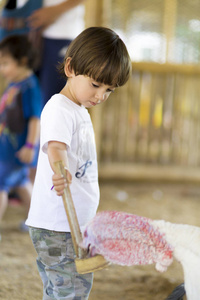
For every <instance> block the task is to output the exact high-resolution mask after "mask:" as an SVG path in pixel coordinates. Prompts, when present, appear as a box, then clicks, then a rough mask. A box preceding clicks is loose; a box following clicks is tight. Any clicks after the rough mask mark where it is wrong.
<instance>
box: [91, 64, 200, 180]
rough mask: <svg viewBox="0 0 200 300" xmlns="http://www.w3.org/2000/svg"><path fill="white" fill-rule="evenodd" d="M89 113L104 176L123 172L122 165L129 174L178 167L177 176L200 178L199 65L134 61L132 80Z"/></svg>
mask: <svg viewBox="0 0 200 300" xmlns="http://www.w3.org/2000/svg"><path fill="white" fill-rule="evenodd" d="M91 115H92V119H93V123H94V128H95V132H96V142H97V150H98V157H99V165H100V174H101V175H102V176H103V174H104V173H106V174H104V175H105V176H106V175H107V176H108V174H109V169H110V170H111V169H112V170H115V171H112V172H114V173H115V174H116V173H119V172H120V170H122V166H124V167H125V169H126V167H128V169H129V173H130V174H131V171H130V170H131V169H134V170H135V168H138V167H141V170H147V168H154V170H155V168H157V169H158V170H159V172H161V173H162V170H163V167H165V170H166V168H167V170H170V171H169V172H168V171H166V174H167V173H169V174H171V172H172V171H173V170H175V169H176V170H179V171H178V172H177V178H181V174H182V175H183V172H187V170H195V178H196V177H197V178H198V176H197V173H196V172H198V169H200V67H199V66H193V65H191V66H190V65H170V64H163V65H162V64H156V63H133V72H132V76H131V78H130V80H129V82H128V83H127V84H126V85H125V86H124V87H122V88H120V89H118V90H116V92H115V93H114V94H113V95H112V96H110V98H109V100H108V101H107V102H106V103H104V104H103V105H101V106H98V107H97V108H93V109H91ZM104 170H105V172H104ZM160 170H161V171H160ZM185 170H186V171H185ZM112 172H111V173H112ZM159 172H158V174H159ZM133 173H134V172H132V174H133ZM136 173H137V172H136ZM136 173H134V174H135V175H134V176H135V178H136V177H137V176H136ZM144 173H145V171H144ZM189 173H190V176H192V175H191V172H188V174H189ZM144 175H145V174H144ZM159 176H160V175H158V177H159ZM170 176H172V175H169V176H168V177H170ZM188 176H189V175H188ZM172 177H173V176H172ZM186 177H187V176H186ZM199 179H200V174H199Z"/></svg>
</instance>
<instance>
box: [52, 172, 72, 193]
mask: <svg viewBox="0 0 200 300" xmlns="http://www.w3.org/2000/svg"><path fill="white" fill-rule="evenodd" d="M65 171H66V178H64V177H62V176H61V175H57V174H54V175H53V176H52V181H53V185H54V190H55V191H56V194H57V195H58V196H62V195H63V193H64V189H65V187H66V186H67V184H70V183H71V182H72V175H71V173H70V172H69V171H68V170H66V169H65Z"/></svg>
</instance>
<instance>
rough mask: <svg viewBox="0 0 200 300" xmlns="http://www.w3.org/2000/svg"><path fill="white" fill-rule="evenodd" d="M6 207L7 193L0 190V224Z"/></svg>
mask: <svg viewBox="0 0 200 300" xmlns="http://www.w3.org/2000/svg"><path fill="white" fill-rule="evenodd" d="M7 207H8V193H7V192H6V191H0V224H1V220H2V219H3V216H4V214H5V211H6V209H7Z"/></svg>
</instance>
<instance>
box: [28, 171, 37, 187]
mask: <svg viewBox="0 0 200 300" xmlns="http://www.w3.org/2000/svg"><path fill="white" fill-rule="evenodd" d="M35 173H36V168H30V174H29V178H30V181H31V182H32V184H34V181H35Z"/></svg>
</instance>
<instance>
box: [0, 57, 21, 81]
mask: <svg viewBox="0 0 200 300" xmlns="http://www.w3.org/2000/svg"><path fill="white" fill-rule="evenodd" d="M0 72H1V74H2V75H3V77H4V78H5V79H6V80H8V81H9V82H17V81H19V80H21V74H22V72H24V66H21V65H19V64H18V62H17V61H16V60H15V59H14V58H12V57H11V56H10V55H8V54H4V53H2V52H0Z"/></svg>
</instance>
